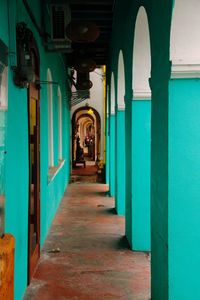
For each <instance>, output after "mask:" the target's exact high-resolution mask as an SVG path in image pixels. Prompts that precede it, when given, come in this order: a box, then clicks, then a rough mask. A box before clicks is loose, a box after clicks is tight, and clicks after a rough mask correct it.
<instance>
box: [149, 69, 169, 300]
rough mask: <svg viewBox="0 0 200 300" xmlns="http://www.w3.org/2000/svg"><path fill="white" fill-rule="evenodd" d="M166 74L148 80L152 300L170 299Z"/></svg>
mask: <svg viewBox="0 0 200 300" xmlns="http://www.w3.org/2000/svg"><path fill="white" fill-rule="evenodd" d="M158 75H159V74H158ZM158 75H157V76H158ZM164 75H165V74H164ZM164 75H163V77H164ZM167 75H168V74H167ZM167 75H165V76H166V78H164V79H163V78H161V79H162V81H161V80H160V79H159V77H155V78H153V79H151V81H150V83H151V89H152V103H151V297H152V299H153V300H161V299H162V300H168V299H169V298H168V246H169V245H168V78H167ZM154 76H155V75H154Z"/></svg>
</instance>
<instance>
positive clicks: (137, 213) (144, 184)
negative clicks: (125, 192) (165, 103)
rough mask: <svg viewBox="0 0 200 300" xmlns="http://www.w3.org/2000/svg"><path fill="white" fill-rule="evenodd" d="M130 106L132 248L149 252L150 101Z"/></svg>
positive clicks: (135, 102) (133, 102) (135, 101)
mask: <svg viewBox="0 0 200 300" xmlns="http://www.w3.org/2000/svg"><path fill="white" fill-rule="evenodd" d="M132 106H133V108H132V191H133V194H132V195H133V196H132V248H133V249H134V250H137V251H150V159H151V158H150V141H151V137H150V136H151V101H150V100H145V101H143V100H134V101H132Z"/></svg>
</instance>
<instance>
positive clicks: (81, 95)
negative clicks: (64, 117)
mask: <svg viewBox="0 0 200 300" xmlns="http://www.w3.org/2000/svg"><path fill="white" fill-rule="evenodd" d="M89 98H90V92H89V91H88V90H86V91H76V92H72V96H71V102H70V105H71V107H72V106H74V105H77V104H79V103H81V102H83V101H85V100H87V99H89Z"/></svg>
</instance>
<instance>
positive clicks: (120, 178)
mask: <svg viewBox="0 0 200 300" xmlns="http://www.w3.org/2000/svg"><path fill="white" fill-rule="evenodd" d="M115 126H116V128H115V135H116V138H115V143H116V147H115V149H116V172H115V209H116V211H117V214H118V215H125V108H124V109H121V110H120V109H117V110H116V117H115Z"/></svg>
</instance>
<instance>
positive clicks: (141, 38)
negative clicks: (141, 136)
mask: <svg viewBox="0 0 200 300" xmlns="http://www.w3.org/2000/svg"><path fill="white" fill-rule="evenodd" d="M150 74H151V48H150V34H149V24H148V17H147V13H146V10H145V8H144V7H143V6H141V7H140V8H139V10H138V14H137V18H136V24H135V35H134V44H133V70H132V87H133V99H134V100H145V99H151V89H150V86H149V78H150Z"/></svg>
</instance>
